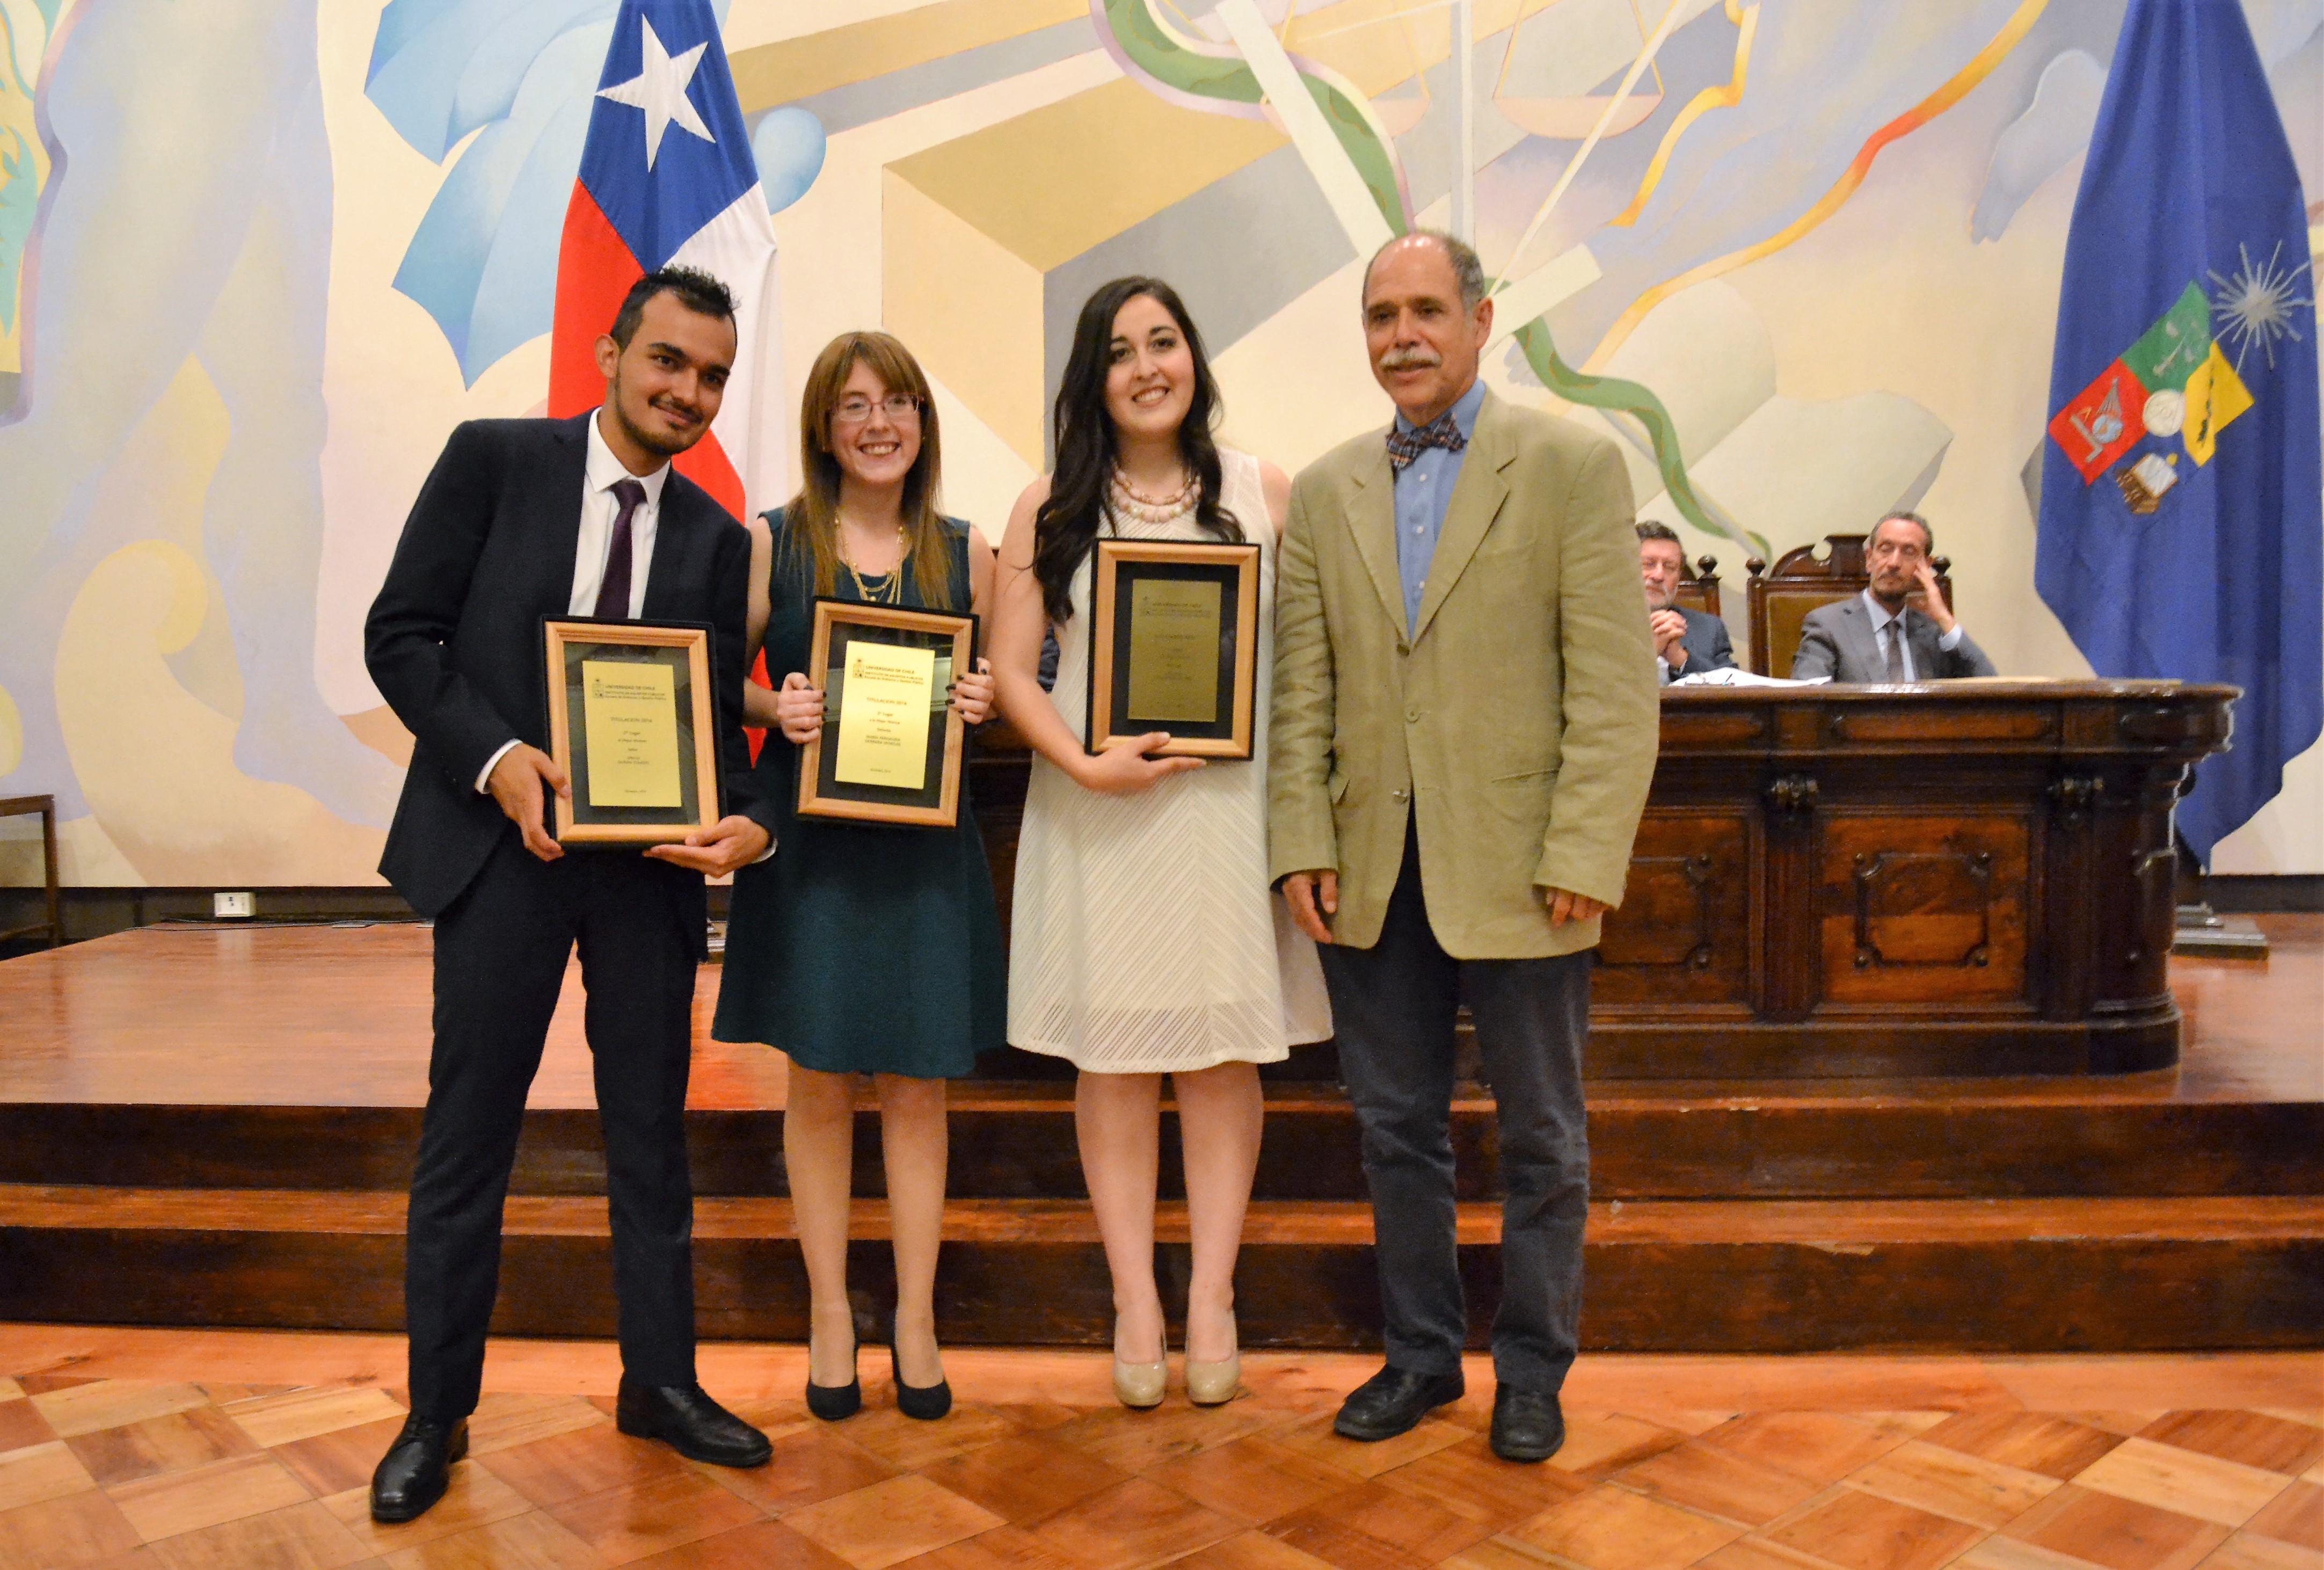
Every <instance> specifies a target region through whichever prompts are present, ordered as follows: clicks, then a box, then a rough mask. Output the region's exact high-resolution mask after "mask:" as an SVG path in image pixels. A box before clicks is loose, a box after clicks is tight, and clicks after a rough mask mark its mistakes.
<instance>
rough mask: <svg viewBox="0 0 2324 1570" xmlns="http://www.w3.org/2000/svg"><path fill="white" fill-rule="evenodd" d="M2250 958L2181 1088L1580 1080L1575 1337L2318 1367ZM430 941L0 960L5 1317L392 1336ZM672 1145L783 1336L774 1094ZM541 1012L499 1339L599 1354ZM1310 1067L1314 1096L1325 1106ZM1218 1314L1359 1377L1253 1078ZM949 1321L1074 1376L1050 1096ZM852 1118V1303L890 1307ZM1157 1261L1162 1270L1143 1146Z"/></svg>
mask: <svg viewBox="0 0 2324 1570" xmlns="http://www.w3.org/2000/svg"><path fill="white" fill-rule="evenodd" d="M2266 920H2267V922H2268V923H2269V924H2270V925H2269V931H2270V935H2271V937H2273V939H2274V941H2275V943H2276V949H2275V953H2274V955H2273V957H2272V958H2271V959H2270V960H2269V961H2268V962H2267V963H2266V964H2265V965H2247V964H2244V963H2242V962H2233V961H2199V962H2194V963H2180V962H2174V963H2173V966H2172V983H2173V986H2174V990H2175V992H2176V995H2177V998H2178V1002H2179V1007H2180V1009H2181V1011H2182V1013H2183V1015H2184V1017H2185V1019H2186V1021H2187V1025H2188V1039H2187V1043H2186V1047H2185V1049H2184V1052H2183V1054H2182V1057H2181V1062H2180V1064H2179V1066H2178V1067H2176V1068H2174V1069H2170V1070H2163V1071H2158V1072H2154V1073H2148V1074H2137V1075H2124V1076H2090V1075H2073V1076H2062V1077H2055V1078H1998V1077H1983V1078H1976V1079H1877V1078H1852V1079H1844V1080H1821V1081H1819V1080H1810V1079H1803V1078H1775V1077H1771V1078H1766V1079H1755V1080H1745V1079H1726V1080H1717V1081H1701V1082H1688V1081H1683V1080H1677V1079H1655V1080H1635V1079H1622V1080H1601V1081H1593V1082H1591V1085H1590V1086H1589V1105H1590V1134H1591V1192H1592V1197H1593V1198H1594V1199H1595V1200H1596V1201H1597V1204H1596V1206H1595V1208H1594V1209H1593V1210H1592V1212H1591V1221H1590V1227H1589V1233H1588V1241H1587V1242H1586V1245H1585V1247H1586V1249H1587V1253H1588V1282H1587V1288H1586V1293H1587V1307H1586V1311H1585V1315H1584V1321H1583V1323H1584V1334H1585V1336H1586V1338H1587V1340H1588V1341H1589V1343H1590V1344H1591V1345H1592V1346H1593V1347H1596V1348H1601V1349H1629V1350H1637V1351H1679V1350H1684V1351H1695V1352H1711V1353H1716V1352H1776V1351H1807V1350H1828V1349H1846V1348H1865V1347H1914V1348H1929V1349H1934V1348H1944V1349H1952V1350H1960V1351H2023V1352H2035V1351H2055V1350H2073V1349H2091V1350H2111V1351H2132V1350H2164V1349H2172V1350H2177V1349H2198V1348H2221V1349H2227V1348H2266V1347H2280V1346H2286V1345H2313V1344H2315V1338H2316V1334H2317V1329H2316V1327H2317V1326H2318V1325H2320V1324H2324V1050H2319V1039H2318V1029H2319V1027H2318V999H2319V997H2324V918H2319V917H2316V916H2306V915H2301V916H2285V917H2270V918H2266ZM428 974H429V973H428V950H427V943H426V935H425V934H424V933H418V932H413V931H410V930H401V929H374V930H371V931H364V932H337V931H332V932H324V931H289V932H253V931H238V932H198V933H189V932H180V933H151V932H148V933H128V934H123V935H121V936H120V937H115V938H107V939H104V940H101V941H99V942H97V943H90V944H83V945H77V946H74V947H70V948H67V949H63V950H60V951H58V952H56V953H55V954H52V955H38V956H32V957H30V958H26V959H21V960H12V961H9V962H7V963H6V964H5V965H0V1319H5V1318H16V1319H23V1318H53V1319H68V1320H76V1319H77V1320H89V1321H99V1322H106V1323H114V1324H158V1325H267V1326H278V1327H284V1328H314V1327H344V1328H351V1329H390V1328H392V1327H394V1326H395V1325H398V1324H399V1323H400V1321H401V1308H402V1305H401V1257H402V1237H401V1225H402V1206H403V1200H402V1190H403V1188H404V1187H405V1185H406V1184H407V1183H408V1181H409V1178H410V1162H411V1157H412V1151H413V1150H414V1148H415V1146H416V1144H417V1142H418V1137H419V1127H420V1104H421V1103H422V1101H423V1100H424V1098H425V1095H426V1089H427V1059H428V1048H427V1043H428V1024H427V1021H428V1007H429V1004H428V998H429V986H428ZM714 996H715V978H711V979H709V980H705V985H704V987H703V989H702V991H701V992H700V993H699V994H698V998H697V1003H698V1007H697V1024H698V1026H699V1027H701V1029H699V1030H698V1031H697V1037H696V1042H695V1071H694V1081H693V1094H692V1096H691V1098H690V1104H689V1108H688V1111H687V1135H688V1140H689V1142H690V1145H691V1148H692V1153H693V1170H694V1176H695V1180H696V1189H697V1192H698V1193H699V1195H700V1196H701V1198H700V1201H699V1208H698V1213H697V1214H698V1236H699V1240H700V1241H699V1246H698V1248H697V1250H696V1264H697V1279H698V1298H699V1304H700V1308H701V1315H700V1320H701V1327H702V1330H703V1333H704V1334H705V1335H711V1336H732V1337H752V1338H757V1337H770V1338H776V1339H797V1338H798V1337H799V1336H801V1335H804V1333H805V1324H804V1320H803V1315H804V1312H805V1305H806V1302H807V1292H806V1286H805V1282H804V1279H803V1276H802V1271H801V1270H800V1266H799V1260H798V1248H797V1245H796V1242H794V1240H793V1234H792V1226H791V1219H790V1210H789V1205H788V1198H787V1195H788V1184H787V1181H786V1178H785V1173H784V1169H783V1161H782V1127H783V1113H782V1107H783V1104H784V1094H785V1091H786V1088H787V1086H786V1076H785V1071H784V1063H785V1059H784V1058H783V1057H782V1056H781V1055H780V1054H779V1053H776V1052H773V1051H771V1050H770V1049H768V1048H763V1047H756V1046H735V1045H730V1044H727V1043H722V1042H716V1041H713V1040H710V1039H708V1037H707V1033H706V1025H707V1009H708V1006H709V1000H710V999H711V998H712V997H714ZM579 1002H580V998H579V989H578V987H577V985H574V986H572V987H571V990H570V992H569V993H568V995H567V998H566V999H565V1001H564V1003H563V1004H562V1005H561V1006H560V1008H559V1011H558V1020H557V1022H556V1023H555V1024H554V1025H553V1026H552V1028H551V1030H550V1036H549V1047H548V1051H547V1056H546V1057H545V1059H544V1063H543V1067H542V1070H541V1073H540V1075H539V1077H538V1078H537V1079H536V1080H535V1082H534V1085H533V1094H532V1105H531V1109H530V1111H528V1113H526V1116H525V1122H524V1133H523V1141H522V1144H521V1149H520V1152H519V1158H518V1163H517V1169H516V1173H515V1178H514V1183H513V1187H512V1199H511V1201H510V1205H509V1233H508V1239H507V1245H506V1249H505V1251H504V1258H505V1263H506V1269H505V1270H503V1274H502V1288H503V1298H502V1302H501V1311H500V1316H499V1318H498V1320H497V1321H496V1323H497V1325H499V1327H500V1328H501V1329H502V1330H503V1331H506V1332H513V1333H521V1334H528V1335H604V1334H610V1333H611V1331H612V1329H613V1297H612V1284H611V1270H610V1261H609V1258H608V1254H609V1244H608V1240H607V1237H606V1233H605V1219H604V1199H603V1194H604V1154H603V1144H602V1141H601V1139H600V1136H599V1131H598V1127H597V1118H596V1113H595V1110H594V1108H593V1105H592V1102H591V1089H590V1059H589V1056H588V1051H587V1048H586V1045H585V1044H584V1043H583V1041H582V1040H581V1036H580V1030H579V1028H578V1027H579V1006H578V1005H579ZM1321 1061H1323V1059H1321V1058H1320V1057H1315V1058H1311V1060H1310V1061H1309V1062H1308V1063H1306V1064H1305V1065H1303V1066H1302V1067H1305V1068H1308V1069H1312V1068H1313V1067H1314V1065H1315V1063H1317V1062H1321ZM1267 1094H1268V1117H1267V1123H1266V1136H1265V1142H1264V1144H1263V1147H1262V1153H1261V1160H1260V1166H1259V1177H1258V1182H1257V1185H1256V1189H1255V1204H1254V1206H1253V1209H1252V1212H1251V1217H1250V1233H1249V1235H1250V1242H1249V1246H1248V1247H1247V1248H1246V1250H1245V1251H1244V1253H1243V1256H1242V1263H1241V1269H1240V1273H1239V1277H1238V1290H1239V1296H1240V1309H1241V1325H1242V1333H1243V1335H1244V1338H1245V1340H1246V1342H1247V1343H1248V1344H1250V1345H1252V1346H1276V1347H1286V1346H1312V1347H1368V1346H1371V1345H1375V1344H1377V1337H1378V1326H1379V1316H1378V1290H1377V1285H1376V1282H1375V1280H1374V1276H1373V1258H1372V1254H1371V1251H1370V1247H1369V1244H1370V1231H1369V1211H1368V1208H1367V1206H1366V1205H1365V1204H1364V1199H1365V1193H1366V1191H1365V1186H1364V1183H1363V1177H1362V1172H1361V1168H1360V1160H1359V1143H1360V1141H1359V1139H1358V1135H1357V1131H1356V1128H1355V1123H1354V1119H1353V1116H1352V1113H1351V1109H1350V1108H1349V1106H1348V1104H1347V1103H1346V1101H1345V1099H1344V1097H1342V1095H1341V1094H1340V1093H1339V1092H1338V1090H1337V1089H1336V1088H1335V1087H1334V1086H1333V1085H1332V1084H1331V1082H1330V1081H1329V1080H1328V1079H1317V1078H1314V1077H1308V1078H1304V1079H1302V1078H1297V1077H1286V1078H1278V1079H1275V1080H1272V1081H1270V1082H1269V1084H1268V1092H1267ZM952 1108H953V1112H952V1167H951V1186H950V1187H951V1192H952V1193H953V1194H954V1196H956V1202H955V1204H954V1206H953V1210H952V1213H951V1215H950V1217H949V1222H948V1234H947V1235H948V1240H949V1241H948V1242H947V1244H946V1247H945V1254H944V1263H943V1271H944V1276H943V1279H942V1281H941V1282H940V1284H939V1292H938V1297H939V1303H940V1306H941V1307H940V1312H941V1313H942V1314H943V1315H944V1316H945V1325H944V1333H945V1336H946V1337H947V1339H950V1340H952V1341H954V1342H958V1343H962V1344H976V1343H987V1344H991V1343H1028V1344H1042V1343H1052V1344H1100V1345H1102V1344H1104V1343H1105V1340H1106V1338H1107V1334H1108V1325H1109V1323H1110V1318H1111V1307H1110V1303H1109V1301H1108V1298H1109V1293H1108V1281H1107V1273H1106V1270H1105V1263H1104V1260H1103V1257H1102V1252H1101V1251H1100V1249H1099V1247H1098V1244H1097V1242H1096V1239H1095V1236H1094V1233H1093V1224H1092V1219H1091V1215H1090V1212H1089V1207H1088V1202H1087V1200H1086V1199H1085V1198H1084V1193H1085V1190H1084V1186H1083V1181H1082V1171H1081V1161H1080V1157H1079V1153H1078V1150H1077V1149H1076V1141H1075V1138H1074V1122H1073V1104H1072V1087H1071V1085H1070V1083H1069V1082H1062V1081H1057V1080H1033V1079H1027V1080H1023V1081H1010V1080H1002V1079H994V1078H984V1079H972V1080H965V1081H962V1082H959V1083H957V1084H955V1085H954V1086H953V1089H952ZM1452 1138H1453V1142H1454V1146H1455V1150H1456V1153H1457V1172H1458V1175H1459V1176H1458V1182H1459V1187H1458V1197H1459V1199H1460V1201H1461V1203H1462V1210H1461V1213H1460V1215H1461V1227H1462V1242H1461V1250H1462V1252H1461V1259H1462V1270H1463V1271H1464V1273H1465V1278H1466V1279H1467V1281H1468V1284H1469V1287H1470V1289H1471V1301H1472V1305H1473V1307H1474V1308H1475V1312H1474V1314H1473V1316H1472V1319H1473V1323H1475V1324H1476V1325H1478V1326H1480V1329H1481V1327H1482V1326H1483V1325H1486V1324H1487V1323H1488V1322H1489V1311H1490V1307H1491V1305H1492V1303H1493V1301H1494V1300H1495V1298H1496V1294H1497V1290H1498V1282H1497V1276H1498V1251H1497V1248H1496V1245H1495V1242H1494V1239H1495V1236H1496V1228H1497V1226H1498V1212H1497V1209H1496V1207H1495V1205H1494V1203H1493V1201H1494V1196H1495V1195H1496V1193H1497V1191H1498V1187H1499V1174H1498V1170H1497V1162H1496V1150H1497V1137H1496V1130H1495V1127H1494V1121H1493V1113H1492V1107H1491V1103H1490V1101H1489V1098H1488V1097H1486V1096H1485V1095H1484V1094H1482V1092H1481V1091H1480V1090H1478V1089H1477V1088H1476V1087H1474V1086H1471V1087H1469V1088H1468V1090H1467V1091H1466V1092H1465V1093H1464V1094H1462V1098H1461V1099H1460V1101H1459V1104H1457V1105H1456V1106H1455V1108H1454V1110H1453V1116H1452ZM882 1178H883V1174H882V1171H881V1153H880V1143H879V1118H878V1115H877V1114H876V1113H872V1112H870V1111H865V1112H862V1113H859V1114H858V1120H857V1127H856V1171H855V1183H856V1192H857V1193H858V1194H859V1195H862V1196H866V1199H865V1202H864V1203H863V1205H862V1207H861V1214H860V1216H859V1224H858V1228H857V1233H856V1235H857V1236H858V1238H859V1239H860V1240H861V1241H860V1242H859V1244H858V1246H857V1248H856V1251H855V1255H854V1258H853V1263H852V1279H853V1282H854V1284H855V1286H856V1287H857V1288H858V1289H859V1291H860V1294H861V1301H860V1307H861V1309H862V1324H863V1330H864V1334H865V1335H866V1338H867V1339H871V1338H873V1337H875V1336H876V1335H879V1334H881V1329H882V1326H883V1323H884V1308H883V1307H882V1305H883V1304H885V1303H886V1302H887V1301H889V1299H890V1295H891V1288H892V1282H891V1279H890V1270H891V1265H890V1256H889V1251H888V1248H887V1246H886V1243H885V1242H884V1235H883V1234H884V1231H885V1224H886V1217H885V1213H884V1206H883V1205H882V1204H881V1202H880V1201H879V1200H878V1198H877V1196H879V1195H880V1193H881V1185H882ZM1161 1181H1162V1190H1163V1193H1164V1194H1165V1196H1167V1201H1168V1203H1167V1204H1166V1205H1165V1207H1164V1212H1163V1217H1162V1233H1161V1242H1160V1243H1159V1245H1158V1246H1159V1258H1160V1263H1161V1268H1162V1270H1163V1273H1164V1276H1165V1280H1166V1285H1165V1296H1166V1300H1167V1301H1173V1302H1180V1303H1183V1301H1184V1297H1185V1276H1186V1268H1187V1260H1186V1247H1185V1230H1184V1229H1185V1223H1184V1215H1183V1210H1182V1208H1181V1206H1180V1204H1179V1201H1180V1200H1181V1198H1182V1196H1183V1192H1184V1184H1183V1181H1182V1178H1181V1175H1180V1172H1179V1169H1178V1158H1177V1135H1176V1119H1175V1116H1173V1115H1170V1114H1168V1113H1167V1111H1166V1123H1165V1140H1164V1160H1163V1171H1162V1178H1161Z"/></svg>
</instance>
